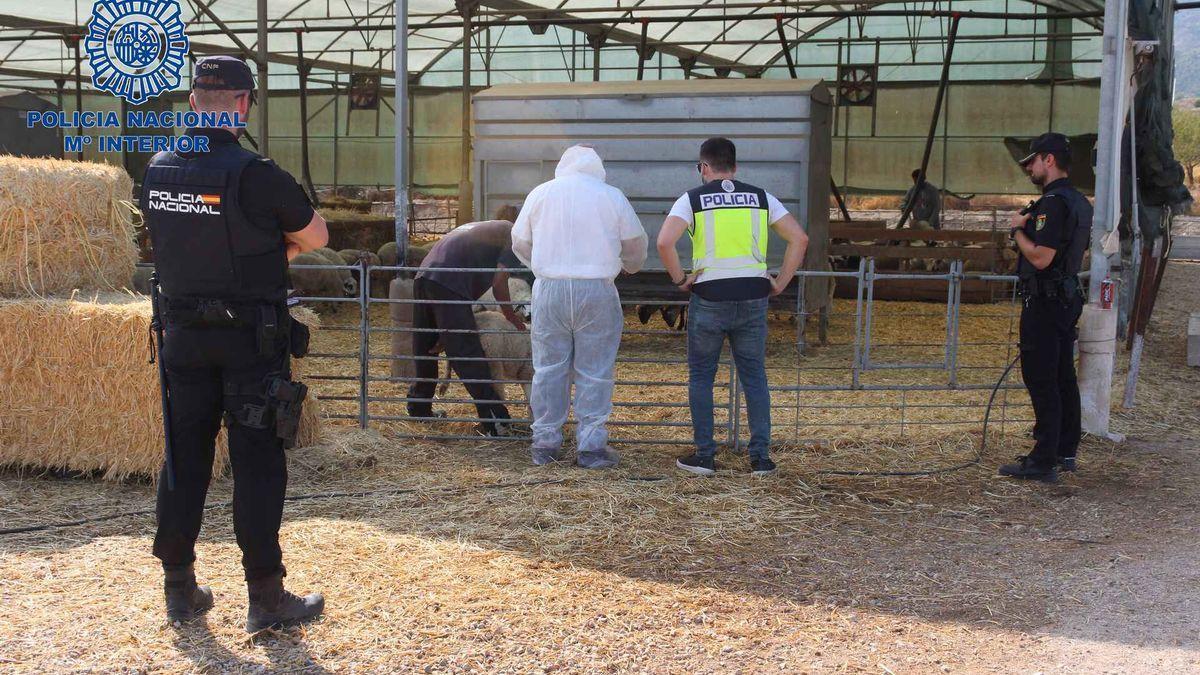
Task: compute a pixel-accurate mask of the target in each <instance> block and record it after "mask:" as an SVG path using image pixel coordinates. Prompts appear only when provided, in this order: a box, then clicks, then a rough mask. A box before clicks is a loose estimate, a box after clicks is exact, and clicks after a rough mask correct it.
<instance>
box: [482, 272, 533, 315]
mask: <svg viewBox="0 0 1200 675" xmlns="http://www.w3.org/2000/svg"><path fill="white" fill-rule="evenodd" d="M508 296H509V298H511V299H512V301H513V302H515V303H517V304H515V305H513V306H512V308H513V310H514V311H516V312H517V313H518V314H521V315H523V316H524V317H525V318H526V319H528V318H529V316H530V314H529V304H530V303H531V302H532V301H533V289H532V288H530V287H529V282H527V281H525V280H524V279H518V278H516V277H509V278H508ZM479 301H480V302H481V303H486V304H480V305H474V306H472V307H471V310H472V311H474V312H476V313H478V312H499V311H500V305H493V304H491V303H494V302H496V296H495V294H493V293H492V289H490V288H489V289H487V292H486V293H484V294H483V295H481V296H479Z"/></svg>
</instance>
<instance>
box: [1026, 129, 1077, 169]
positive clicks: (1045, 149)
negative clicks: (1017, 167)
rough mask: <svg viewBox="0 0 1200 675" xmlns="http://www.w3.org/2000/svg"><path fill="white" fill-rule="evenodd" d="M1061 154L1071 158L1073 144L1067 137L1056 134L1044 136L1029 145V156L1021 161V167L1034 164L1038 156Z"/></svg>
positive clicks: (1051, 133)
mask: <svg viewBox="0 0 1200 675" xmlns="http://www.w3.org/2000/svg"><path fill="white" fill-rule="evenodd" d="M1051 153H1053V154H1056V155H1057V154H1061V155H1066V156H1067V157H1070V156H1071V142H1070V141H1068V140H1067V137H1066V136H1063V135H1062V134H1057V133H1054V132H1053V131H1052V132H1050V133H1048V134H1042V135H1041V136H1038V137H1037V138H1035V139H1033V141H1032V142H1030V143H1029V154H1028V155H1026V156H1025V157H1024V158H1022V159H1021V162H1020V164H1021V166H1025V165H1026V164H1028V163H1030V162H1032V161H1033V160H1034V158H1035V157H1037V156H1038V155H1048V154H1051Z"/></svg>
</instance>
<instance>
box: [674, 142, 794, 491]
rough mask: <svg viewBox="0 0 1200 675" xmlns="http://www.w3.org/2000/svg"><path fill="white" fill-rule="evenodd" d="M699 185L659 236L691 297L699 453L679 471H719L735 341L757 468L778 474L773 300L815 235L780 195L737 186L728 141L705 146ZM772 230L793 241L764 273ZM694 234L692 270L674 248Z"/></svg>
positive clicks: (692, 393)
mask: <svg viewBox="0 0 1200 675" xmlns="http://www.w3.org/2000/svg"><path fill="white" fill-rule="evenodd" d="M696 170H697V171H699V172H700V177H701V180H702V185H701V186H700V187H697V188H695V189H693V190H689V191H688V192H687V193H685V194H684V195H683V196H682V197H680V198H679V199H678V201H676V202H675V205H674V206H673V207H671V213H670V215H668V216H667V219H666V221H665V222H664V223H663V226H662V229H661V230H660V231H659V233H658V255H659V257H660V258H662V261H663V265H664V266H665V267H666V270H667V273H668V274H670V275H671V282H672V283H674V284H675V285H676V286H678V287H679V288H680V289H681V290H685V291H686V290H690V291H691V293H692V295H691V301H690V302H689V304H688V321H687V329H688V375H689V376H688V405H689V407H690V408H691V412H692V429H693V438H694V440H695V443H696V449H695V452H694V453H692V454H691V455H689V456H687V457H684V458H682V459H680V460H678V461H677V462H676V466H677V467H679V468H680V469H683V470H684V471H688V472H691V473H694V474H698V475H701V476H711V475H713V474H714V473H716V465H715V464H714V461H713V457H714V456H715V455H716V452H717V445H716V442H714V441H713V379H714V378H715V377H716V374H717V365H718V362H719V361H720V358H721V349H722V347H723V346H724V344H725V339H726V338H728V339H729V345H730V349H731V350H732V351H733V361H734V364H735V365H736V366H737V373H738V380H739V381H740V382H741V386H742V390H743V391H744V392H745V394H746V410H747V413H748V416H749V420H750V470H751V472H752V473H753V474H754V475H756V476H765V475H769V474H771V473H773V472H774V471H775V463H774V462H773V461H771V458H770V456H769V453H768V450H769V447H770V443H771V394H770V392H769V391H768V389H767V368H766V354H767V300H768V298H770V297H771V296H775V295H779V294H780V293H782V292H783V290H784V289H785V288H787V286H788V283H790V282H791V280H792V277H793V276H794V275H795V274H796V270H797V269H799V267H800V264H801V263H802V262H803V261H804V253H805V250H806V249H807V248H808V235H807V234H805V233H804V229H803V228H801V227H800V223H798V222H796V219H795V218H794V217H793V216H792V215H791V214H790V213H788V211H787V209H786V208H784V206H783V204H781V203H780V201H779V200H778V199H776V198H775V196H774V195H772V194H770V193H768V192H767V191H766V190H763V189H762V188H758V187H755V186H753V185H750V184H749V183H743V182H741V181H738V180H735V179H734V174H735V173H737V150H736V148H735V147H734V145H733V142H732V141H730V140H729V139H726V138H710V139H708V140H707V141H704V144H703V145H701V146H700V161H699V162H698V163H697V164H696ZM768 228H774V230H775V231H776V232H777V233H778V234H779V236H780V237H782V238H783V239H784V241H786V242H787V250H786V251H785V252H784V254H783V264H782V265H781V266H780V268H779V273H778V274H777V275H776V276H774V277H772V276H771V275H770V274H768V273H767V235H768ZM685 232H686V233H688V234H690V235H691V240H692V272H691V273H690V274H688V273H685V272H684V271H683V267H682V266H681V265H680V262H679V254H678V253H677V252H676V250H675V243H676V242H677V241H679V239H680V238H681V237H682V236H683V235H684V233H685Z"/></svg>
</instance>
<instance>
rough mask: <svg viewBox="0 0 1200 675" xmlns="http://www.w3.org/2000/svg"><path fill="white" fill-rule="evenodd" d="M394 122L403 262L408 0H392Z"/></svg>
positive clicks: (398, 233)
mask: <svg viewBox="0 0 1200 675" xmlns="http://www.w3.org/2000/svg"><path fill="white" fill-rule="evenodd" d="M395 57H396V63H395V73H396V87H395V90H396V91H395V96H396V105H395V108H396V111H395V117H396V121H395V124H394V125H393V130H392V133H393V134H394V136H395V142H394V143H393V148H392V151H393V156H392V159H393V171H394V177H393V178H394V182H395V184H396V191H395V194H394V196H393V199H394V206H395V216H394V217H395V220H396V256H397V261H398V262H399V264H401V265H403V264H404V261H405V260H407V259H408V182H409V180H408V157H407V156H406V154H407V150H408V149H409V147H410V145H409V141H410V138H409V130H408V123H409V121H408V112H409V103H408V0H396V49H395Z"/></svg>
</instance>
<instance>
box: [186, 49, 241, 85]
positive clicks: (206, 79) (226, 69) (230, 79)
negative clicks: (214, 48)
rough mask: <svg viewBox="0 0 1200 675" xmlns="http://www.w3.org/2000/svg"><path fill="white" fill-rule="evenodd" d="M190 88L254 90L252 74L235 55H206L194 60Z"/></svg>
mask: <svg viewBox="0 0 1200 675" xmlns="http://www.w3.org/2000/svg"><path fill="white" fill-rule="evenodd" d="M192 89H205V90H209V91H220V90H233V91H254V75H253V74H251V72H250V66H248V65H246V62H245V61H243V60H241V59H239V58H237V57H236V56H206V57H204V58H202V59H200V60H199V61H197V62H196V69H195V72H194V76H193V80H192Z"/></svg>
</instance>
